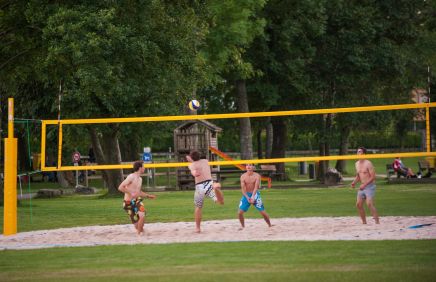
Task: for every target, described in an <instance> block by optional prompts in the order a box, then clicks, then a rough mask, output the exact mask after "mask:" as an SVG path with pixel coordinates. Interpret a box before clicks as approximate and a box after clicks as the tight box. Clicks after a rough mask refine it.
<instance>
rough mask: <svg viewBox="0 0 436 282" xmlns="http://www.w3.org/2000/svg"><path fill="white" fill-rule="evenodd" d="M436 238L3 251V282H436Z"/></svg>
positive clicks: (0, 262) (0, 274)
mask: <svg viewBox="0 0 436 282" xmlns="http://www.w3.org/2000/svg"><path fill="white" fill-rule="evenodd" d="M435 277H436V240H422V241H333V242H326V241H318V242H235V243H197V244H162V245H133V246H129V245H126V246H104V247H102V246H100V247H77V248H55V249H43V250H25V251H2V252H1V256H0V281H126V280H132V279H134V280H142V281H247V280H248V281H353V280H354V281H363V282H365V281H368V282H373V281H435V280H434V279H435Z"/></svg>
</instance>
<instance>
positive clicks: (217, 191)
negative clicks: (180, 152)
mask: <svg viewBox="0 0 436 282" xmlns="http://www.w3.org/2000/svg"><path fill="white" fill-rule="evenodd" d="M186 159H187V160H188V162H190V163H191V164H190V165H189V170H190V171H191V174H192V176H194V178H195V194H194V205H195V212H194V217H195V226H196V230H195V231H196V232H197V233H200V232H201V229H200V224H201V209H202V208H203V203H204V198H205V196H208V197H209V198H211V199H213V200H214V201H215V203H218V204H220V205H223V204H224V197H223V193H222V191H221V185H220V184H219V183H213V180H212V174H211V171H210V166H209V162H208V161H207V160H206V159H200V153H199V152H198V151H191V152H190V154H189V155H187V156H186Z"/></svg>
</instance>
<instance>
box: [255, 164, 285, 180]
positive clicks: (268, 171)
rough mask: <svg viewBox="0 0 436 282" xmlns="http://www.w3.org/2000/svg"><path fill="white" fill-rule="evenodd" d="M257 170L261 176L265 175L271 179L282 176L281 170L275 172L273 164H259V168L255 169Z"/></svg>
mask: <svg viewBox="0 0 436 282" xmlns="http://www.w3.org/2000/svg"><path fill="white" fill-rule="evenodd" d="M257 172H259V174H260V175H262V176H267V177H270V178H272V179H275V178H278V179H280V178H282V176H283V173H282V172H277V168H276V166H275V165H260V170H257Z"/></svg>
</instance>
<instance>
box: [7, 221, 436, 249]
mask: <svg viewBox="0 0 436 282" xmlns="http://www.w3.org/2000/svg"><path fill="white" fill-rule="evenodd" d="M380 221H381V224H379V225H376V224H375V223H374V221H373V220H372V219H370V218H369V219H368V224H367V225H363V224H361V223H360V221H359V218H358V217H307V218H273V219H271V222H272V224H273V226H272V227H271V228H269V227H268V226H267V225H266V223H265V222H264V221H263V219H246V222H245V226H246V227H245V229H243V230H239V229H240V228H239V227H240V226H239V221H238V220H237V219H232V220H213V221H205V222H203V223H202V233H200V234H197V233H195V232H194V230H195V228H194V222H174V223H150V224H146V225H145V234H144V235H143V236H139V235H137V234H136V233H135V230H134V227H133V225H131V224H126V225H107V226H87V227H74V228H62V229H55V230H41V231H32V232H22V233H18V234H16V235H10V236H3V235H0V250H6V249H15V250H16V249H40V248H52V247H74V246H98V245H119V244H162V243H182V242H183V243H185V242H234V241H316V240H405V239H407V240H410V239H411V240H419V239H436V216H425V217H424V216H419V217H411V216H388V217H382V218H381V219H380ZM423 224H431V225H427V226H422V227H420V228H410V227H412V226H416V225H423Z"/></svg>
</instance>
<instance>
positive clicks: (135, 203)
mask: <svg viewBox="0 0 436 282" xmlns="http://www.w3.org/2000/svg"><path fill="white" fill-rule="evenodd" d="M143 164H144V163H143V162H142V161H137V162H134V163H133V171H134V172H133V173H131V174H129V175H128V176H127V177H126V179H125V180H124V181H123V182H121V184H120V186H119V187H118V191H120V192H123V193H124V201H123V208H124V210H125V211H126V213H127V214H128V215H129V217H130V220H131V221H132V223H133V225H134V226H135V229H136V232H137V233H138V235H143V234H144V222H145V207H144V204H143V203H142V199H143V198H148V199H155V198H156V196H155V195H150V194H147V193H145V192H143V191H141V187H142V178H141V174H143V173H144V170H145V169H144V165H143Z"/></svg>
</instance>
